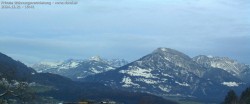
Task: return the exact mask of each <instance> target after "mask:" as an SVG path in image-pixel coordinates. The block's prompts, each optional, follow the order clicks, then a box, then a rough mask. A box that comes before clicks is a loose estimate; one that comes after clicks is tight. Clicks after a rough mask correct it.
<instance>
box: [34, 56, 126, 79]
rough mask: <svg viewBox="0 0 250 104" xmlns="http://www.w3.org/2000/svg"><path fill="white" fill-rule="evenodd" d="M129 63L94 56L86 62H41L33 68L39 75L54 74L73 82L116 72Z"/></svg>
mask: <svg viewBox="0 0 250 104" xmlns="http://www.w3.org/2000/svg"><path fill="white" fill-rule="evenodd" d="M127 63H128V62H127V61H126V60H124V59H111V60H108V59H103V58H101V57H100V56H93V57H91V58H89V59H84V60H76V59H69V60H66V61H57V62H41V63H37V64H34V65H33V66H32V68H34V69H35V70H36V71H37V72H39V73H53V74H58V75H62V76H65V77H68V78H71V79H73V80H80V79H82V78H85V77H86V76H89V75H94V74H98V73H103V72H106V71H109V70H114V69H116V68H118V67H121V66H123V65H126V64H127Z"/></svg>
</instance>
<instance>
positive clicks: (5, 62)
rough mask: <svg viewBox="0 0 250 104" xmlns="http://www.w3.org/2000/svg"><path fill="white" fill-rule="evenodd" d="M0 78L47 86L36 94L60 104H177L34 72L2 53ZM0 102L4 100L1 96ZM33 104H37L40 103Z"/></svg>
mask: <svg viewBox="0 0 250 104" xmlns="http://www.w3.org/2000/svg"><path fill="white" fill-rule="evenodd" d="M0 78H1V79H6V80H8V81H14V82H16V83H21V82H26V83H33V85H42V86H47V87H48V88H50V90H46V91H42V92H40V93H38V92H37V93H35V94H36V95H38V96H45V97H49V98H53V99H56V100H59V101H63V102H78V101H81V100H84V99H85V100H86V99H87V100H94V101H102V100H106V99H108V100H111V101H116V102H120V103H124V104H144V102H148V103H147V104H177V103H176V102H173V101H170V100H166V99H163V98H161V97H158V96H155V95H151V94H146V93H139V92H128V91H122V90H119V89H113V88H110V87H108V86H104V85H103V84H100V83H94V82H75V81H72V80H71V79H69V78H66V77H63V76H61V75H56V74H51V73H37V72H36V71H35V70H34V69H32V68H30V67H27V66H26V65H24V64H23V63H21V62H19V61H16V60H13V59H12V58H11V57H9V56H7V55H5V54H2V53H0ZM1 83H2V82H1ZM3 83H5V82H3ZM16 83H15V84H16ZM2 87H4V86H2V85H1V84H0V88H1V89H0V92H1V93H2V92H3V91H4V89H2ZM40 90H41V89H40ZM42 90H44V89H42ZM11 92H12V91H11ZM22 96H25V95H22ZM33 96H34V95H33ZM3 98H4V100H6V99H12V101H13V99H14V98H15V97H7V98H6V97H3ZM0 99H1V101H2V100H3V99H2V95H1V98H0ZM36 103H37V104H40V103H41V102H39V101H38V102H36ZM49 103H52V102H49Z"/></svg>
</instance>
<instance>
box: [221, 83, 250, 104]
mask: <svg viewBox="0 0 250 104" xmlns="http://www.w3.org/2000/svg"><path fill="white" fill-rule="evenodd" d="M222 104H250V87H248V88H247V89H246V90H245V91H243V92H242V93H241V95H240V96H237V94H236V93H235V92H234V90H230V91H229V92H228V93H227V95H226V97H225V99H224V102H223V103H222Z"/></svg>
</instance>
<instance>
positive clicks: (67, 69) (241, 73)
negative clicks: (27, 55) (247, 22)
mask: <svg viewBox="0 0 250 104" xmlns="http://www.w3.org/2000/svg"><path fill="white" fill-rule="evenodd" d="M9 60H11V59H9ZM15 63H19V64H20V65H21V66H22V67H24V68H22V67H21V66H20V68H21V69H20V70H23V69H26V70H25V71H27V70H28V73H31V74H20V75H19V74H17V76H22V75H23V76H22V77H24V78H22V77H21V79H29V80H31V81H34V80H35V81H36V82H39V83H42V84H48V83H49V84H48V85H55V86H57V87H59V88H61V87H62V88H66V89H63V90H66V91H69V93H70V94H73V93H74V92H77V90H83V89H82V87H83V86H92V87H94V89H95V90H96V91H97V92H99V93H102V94H101V95H100V96H103V95H105V96H108V95H106V93H108V92H119V91H120V90H122V91H124V92H123V93H125V94H128V93H136V94H137V93H143V94H146V93H147V94H149V95H150V96H151V95H157V96H160V97H163V98H173V97H174V98H184V99H192V100H193V99H194V100H199V101H202V102H209V103H219V102H221V101H222V100H223V97H224V96H225V95H226V93H227V92H228V90H230V89H233V90H235V91H236V92H241V91H242V90H243V89H245V88H246V87H247V86H249V82H250V80H249V78H250V77H249V76H250V66H249V65H246V64H242V63H239V62H237V61H236V60H233V59H230V58H228V57H212V56H206V55H199V56H196V57H193V58H192V57H189V56H188V55H186V54H184V53H182V52H179V51H177V50H174V49H170V48H157V49H156V50H154V51H153V52H151V53H149V54H147V55H145V56H143V57H141V58H139V59H137V60H135V61H133V62H130V63H128V62H127V61H126V60H124V59H112V60H108V59H103V58H100V57H99V56H94V57H91V58H90V59H83V60H76V59H69V60H66V61H58V62H42V63H38V64H35V65H34V66H32V68H34V69H35V70H36V71H37V72H36V71H35V70H33V69H32V68H28V67H25V65H23V64H22V63H21V62H15ZM12 64H13V63H12V62H10V63H9V65H10V66H11V65H12ZM0 65H1V64H0ZM12 66H13V65H12ZM12 69H13V68H12ZM1 70H3V72H5V71H6V70H5V69H1ZM25 71H24V72H25ZM7 72H8V71H7ZM20 72H22V71H20ZM12 73H13V72H12ZM12 73H11V71H10V72H8V73H7V74H1V73H0V75H5V76H4V77H8V76H11V75H13V74H12ZM17 73H19V72H17ZM60 75H61V76H60ZM27 76H29V77H31V78H26V77H27ZM32 76H35V77H32ZM63 76H64V77H63ZM59 77H60V78H59ZM66 77H67V78H70V79H67V78H66ZM50 78H51V79H52V80H53V81H50V80H51V79H50ZM14 79H15V78H14ZM44 79H45V80H44ZM62 79H64V80H65V81H66V82H65V84H62V83H60V82H63V81H60V80H62ZM71 80H74V81H80V82H74V81H71ZM68 83H70V85H73V86H76V87H74V89H77V90H73V91H72V87H69V86H68V85H67V84H68ZM76 83H77V84H76ZM82 84H83V85H82ZM84 84H87V85H84ZM88 84H90V85H88ZM80 86H81V87H80ZM96 86H97V87H96ZM79 88H80V89H79ZM87 89H88V88H87ZM94 89H90V90H89V89H88V91H93V92H95V91H94ZM101 89H108V90H105V91H106V92H105V93H103V92H102V91H101ZM112 89H113V90H114V89H116V90H115V91H113V90H112ZM117 89H119V90H117ZM61 91H62V90H61ZM84 91H86V90H85V89H84ZM88 91H87V93H89V92H88ZM54 93H55V92H53V93H49V95H54ZM57 94H58V95H56V96H60V95H63V92H60V93H57ZM116 94H117V93H112V94H111V96H109V97H113V95H116ZM78 96H80V95H78ZM81 96H82V95H81ZM121 96H125V95H121ZM138 96H141V95H140V94H139V95H138ZM88 97H89V96H88ZM95 97H97V96H95ZM97 98H98V97H97ZM163 104H164V103H163Z"/></svg>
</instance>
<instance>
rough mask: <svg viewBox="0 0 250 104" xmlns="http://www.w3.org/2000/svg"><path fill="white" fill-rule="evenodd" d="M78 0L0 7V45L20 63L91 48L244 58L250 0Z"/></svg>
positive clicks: (105, 52) (112, 54)
mask: <svg viewBox="0 0 250 104" xmlns="http://www.w3.org/2000/svg"><path fill="white" fill-rule="evenodd" d="M0 1H3V0H0ZM20 1H25V0H20ZM34 1H35V0H34ZM40 1H55V0H40ZM61 1H64V0H61ZM77 2H78V4H77V5H61V6H56V5H51V6H46V5H40V6H36V8H35V9H30V10H27V9H17V10H15V9H0V52H1V53H4V54H7V55H9V56H11V57H13V58H14V59H16V60H19V61H22V62H24V63H26V64H34V63H37V62H40V61H56V60H66V59H86V58H89V57H91V56H95V55H99V56H101V57H104V58H108V59H112V58H123V59H126V60H129V61H134V60H136V59H138V58H140V57H142V56H144V55H147V54H149V53H151V52H152V51H153V50H155V49H156V48H158V47H166V48H172V49H176V50H178V51H181V52H183V53H185V54H187V55H189V56H190V57H194V56H197V55H212V56H223V57H230V58H232V59H235V60H237V61H239V62H241V63H246V64H250V54H249V53H250V45H249V44H250V1H249V0H77Z"/></svg>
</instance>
